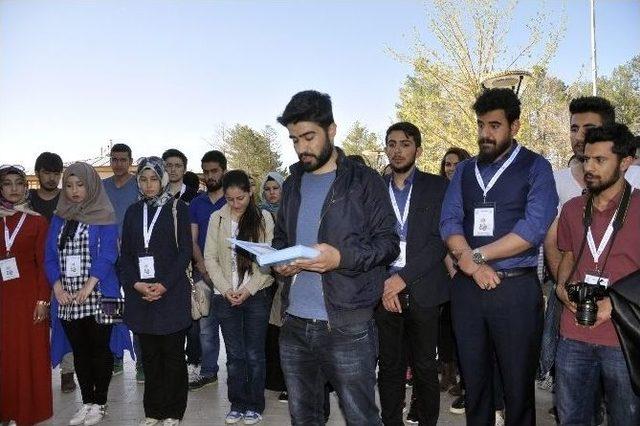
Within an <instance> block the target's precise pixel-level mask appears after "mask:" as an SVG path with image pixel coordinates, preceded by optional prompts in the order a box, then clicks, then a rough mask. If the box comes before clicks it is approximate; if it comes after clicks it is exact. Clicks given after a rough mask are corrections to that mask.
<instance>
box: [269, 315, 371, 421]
mask: <svg viewBox="0 0 640 426" xmlns="http://www.w3.org/2000/svg"><path fill="white" fill-rule="evenodd" d="M377 355H378V336H377V330H376V326H375V323H374V321H373V319H371V320H369V321H365V322H363V323H357V324H349V325H345V326H343V327H339V328H332V329H331V330H329V328H328V326H327V322H326V321H316V322H313V320H304V319H302V318H298V317H294V316H291V315H286V316H285V319H284V323H283V325H282V328H281V330H280V362H281V364H282V371H283V373H284V378H285V382H286V384H287V391H288V393H289V413H290V414H291V424H292V425H293V426H297V425H314V426H323V425H324V414H323V402H324V384H325V383H326V382H327V381H329V383H331V385H332V386H333V388H334V389H335V391H336V393H337V394H338V398H339V401H340V409H341V410H342V413H343V415H344V418H345V420H346V423H347V425H350V426H351V425H362V426H365V425H366V426H375V425H382V421H381V420H380V415H379V413H378V407H377V406H376V400H375V386H376V374H375V371H376V358H377Z"/></svg>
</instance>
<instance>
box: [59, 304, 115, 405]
mask: <svg viewBox="0 0 640 426" xmlns="http://www.w3.org/2000/svg"><path fill="white" fill-rule="evenodd" d="M60 322H61V323H62V328H63V329H64V332H65V334H66V335H67V338H68V339H69V343H71V349H72V350H73V366H74V367H75V370H76V376H78V383H79V384H80V393H81V394H82V403H83V404H98V405H104V404H106V403H107V392H108V391H109V383H111V374H112V372H113V354H112V353H111V349H109V341H110V340H111V328H112V326H111V325H106V324H98V323H97V322H96V320H95V317H93V316H89V317H84V318H81V319H77V320H71V321H65V320H62V321H60Z"/></svg>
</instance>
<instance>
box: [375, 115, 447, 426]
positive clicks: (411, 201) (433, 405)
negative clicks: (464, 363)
mask: <svg viewBox="0 0 640 426" xmlns="http://www.w3.org/2000/svg"><path fill="white" fill-rule="evenodd" d="M385 139H386V142H385V145H386V146H385V152H386V154H387V157H388V159H389V164H391V170H392V173H391V175H390V176H387V177H386V178H385V181H386V182H387V187H388V192H389V198H390V199H391V205H392V206H393V210H394V213H395V215H396V231H397V233H398V235H399V236H400V255H399V256H398V258H397V259H396V260H394V262H393V263H392V264H391V265H390V266H389V271H388V278H387V279H386V281H385V282H384V293H383V296H382V304H381V305H380V306H378V308H377V309H376V314H375V319H376V325H377V326H378V336H379V342H380V357H379V360H378V362H379V365H380V368H379V372H378V387H379V390H380V404H381V407H382V421H383V422H384V424H385V425H386V426H392V425H393V426H401V425H403V424H404V423H403V421H402V409H403V406H404V400H405V381H406V376H405V374H406V365H407V362H406V360H407V359H408V360H410V365H411V371H412V372H413V389H414V392H415V395H416V402H417V408H418V409H417V413H418V421H419V424H421V425H425V426H426V425H435V424H436V423H437V421H438V415H439V410H440V388H439V383H438V369H437V366H436V345H437V341H438V327H439V320H438V318H439V308H440V307H439V305H440V304H441V303H444V302H446V301H448V300H449V282H448V280H447V271H446V268H445V265H444V257H445V255H446V249H445V247H444V244H443V243H442V239H441V238H440V232H439V219H440V208H441V206H442V200H443V198H444V193H445V190H446V187H447V181H446V180H445V178H443V177H440V176H436V175H432V174H429V173H423V172H421V171H420V170H418V169H417V168H416V158H417V157H419V156H420V155H421V154H422V147H421V141H422V139H421V136H420V130H419V129H418V128H417V127H416V126H414V125H413V124H411V123H407V122H401V123H396V124H393V125H392V126H391V127H389V128H388V129H387V134H386V138H385ZM405 339H406V345H405ZM405 347H406V349H408V351H409V353H406V354H405V353H403V352H405V351H401V350H398V349H399V348H405Z"/></svg>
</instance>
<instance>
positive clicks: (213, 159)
mask: <svg viewBox="0 0 640 426" xmlns="http://www.w3.org/2000/svg"><path fill="white" fill-rule="evenodd" d="M200 162H201V163H218V164H220V167H222V170H227V157H225V156H224V154H223V153H222V152H220V151H217V150H213V151H207V152H205V153H204V155H203V156H202V160H200Z"/></svg>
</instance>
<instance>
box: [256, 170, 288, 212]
mask: <svg viewBox="0 0 640 426" xmlns="http://www.w3.org/2000/svg"><path fill="white" fill-rule="evenodd" d="M283 182H284V177H283V176H282V175H281V174H280V173H278V172H269V173H267V175H266V176H265V177H264V180H263V181H262V185H260V188H261V192H260V198H261V199H262V203H261V204H260V206H259V207H260V208H261V209H262V210H266V211H268V212H269V213H271V214H272V215H274V216H275V214H276V212H277V211H278V207H280V199H281V198H282V183H283Z"/></svg>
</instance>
